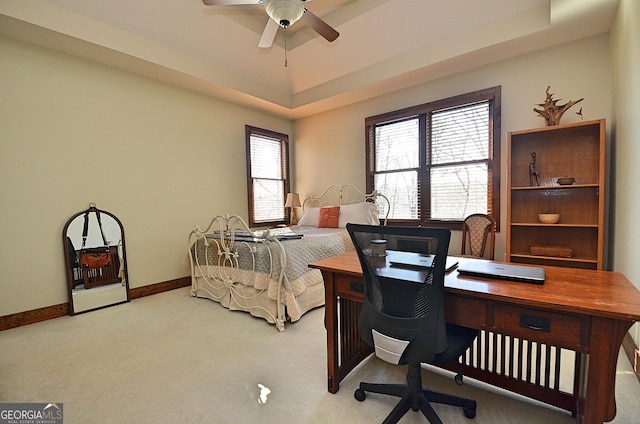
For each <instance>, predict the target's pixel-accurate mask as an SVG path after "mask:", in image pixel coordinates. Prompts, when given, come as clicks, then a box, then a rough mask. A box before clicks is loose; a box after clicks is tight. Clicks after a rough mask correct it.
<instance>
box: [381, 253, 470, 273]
mask: <svg viewBox="0 0 640 424" xmlns="http://www.w3.org/2000/svg"><path fill="white" fill-rule="evenodd" d="M387 254H388V255H389V264H390V265H391V266H397V267H405V268H431V264H432V263H433V258H434V255H427V254H424V253H414V252H403V251H399V250H387ZM457 266H458V259H457V258H455V257H453V256H447V264H446V265H445V272H449V271H451V270H453V269H455V267H457Z"/></svg>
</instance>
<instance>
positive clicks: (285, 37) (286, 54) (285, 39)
mask: <svg viewBox="0 0 640 424" xmlns="http://www.w3.org/2000/svg"><path fill="white" fill-rule="evenodd" d="M287 41H288V38H287V27H284V67H285V68H286V67H287V63H288V57H289V54H288V53H289V46H288V43H287Z"/></svg>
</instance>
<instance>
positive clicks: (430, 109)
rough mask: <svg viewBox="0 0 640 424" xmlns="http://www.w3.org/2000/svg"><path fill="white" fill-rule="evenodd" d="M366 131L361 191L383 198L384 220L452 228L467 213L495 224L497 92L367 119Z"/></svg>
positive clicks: (497, 175)
mask: <svg viewBox="0 0 640 424" xmlns="http://www.w3.org/2000/svg"><path fill="white" fill-rule="evenodd" d="M365 127H366V128H365V129H366V149H367V190H368V191H372V190H374V189H375V190H378V191H380V192H381V193H383V194H384V195H386V196H387V197H388V198H389V199H390V201H391V210H390V213H389V222H391V223H393V222H396V223H405V224H410V225H431V226H445V227H448V228H451V229H457V228H458V227H459V225H460V223H461V222H462V221H463V220H464V218H465V217H466V216H468V215H471V214H473V213H484V214H489V215H492V216H493V217H494V219H495V220H496V222H500V217H499V213H500V204H499V201H500V199H499V195H498V194H499V192H500V189H499V188H500V142H499V140H500V139H499V136H500V87H493V88H490V89H486V90H481V91H477V92H473V93H468V94H463V95H460V96H456V97H452V98H448V99H443V100H439V101H435V102H431V103H426V104H423V105H419V106H414V107H410V108H407V109H403V110H399V111H395V112H390V113H386V114H383V115H378V116H374V117H370V118H367V119H366V120H365ZM494 170H495V172H494ZM494 194H495V196H494Z"/></svg>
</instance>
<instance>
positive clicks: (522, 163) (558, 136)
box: [507, 119, 606, 269]
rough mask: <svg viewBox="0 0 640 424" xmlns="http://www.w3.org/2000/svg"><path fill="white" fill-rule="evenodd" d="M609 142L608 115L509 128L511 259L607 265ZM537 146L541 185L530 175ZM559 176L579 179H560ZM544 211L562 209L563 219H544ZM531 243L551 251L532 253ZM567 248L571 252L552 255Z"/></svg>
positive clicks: (598, 267)
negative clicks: (565, 181)
mask: <svg viewBox="0 0 640 424" xmlns="http://www.w3.org/2000/svg"><path fill="white" fill-rule="evenodd" d="M605 143H606V141H605V120H604V119H601V120H595V121H588V122H580V123H575V124H567V125H556V126H549V127H543V128H537V129H532V130H525V131H514V132H510V133H509V134H508V149H509V150H508V154H507V158H508V159H507V161H508V163H507V167H508V178H507V192H508V198H507V260H508V261H510V262H520V263H527V264H537V265H552V266H565V267H574V268H585V269H603V266H604V232H605V220H604V211H605V208H604V207H605V205H604V195H605ZM532 152H535V153H536V168H537V169H538V170H539V172H540V176H539V185H535V183H531V181H530V178H529V163H530V161H531V153H532ZM559 177H574V178H575V183H573V184H570V185H560V184H558V178H559ZM539 213H559V214H560V221H559V222H558V223H557V224H542V223H540V222H539V221H538V214H539ZM532 246H536V247H539V246H542V247H549V249H543V250H548V251H550V252H551V253H552V254H551V255H548V256H547V255H540V254H532V251H531V250H532V249H531V247H532ZM567 248H569V249H570V250H571V252H572V254H571V257H561V256H555V255H553V252H554V251H558V252H563V254H564V253H565V252H566V251H567ZM539 250H540V249H534V252H535V253H538V252H539Z"/></svg>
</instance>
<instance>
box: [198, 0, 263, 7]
mask: <svg viewBox="0 0 640 424" xmlns="http://www.w3.org/2000/svg"><path fill="white" fill-rule="evenodd" d="M202 3H204V4H206V5H207V6H235V5H242V4H259V3H260V2H259V1H258V0H202Z"/></svg>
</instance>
